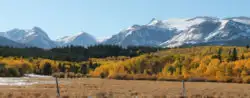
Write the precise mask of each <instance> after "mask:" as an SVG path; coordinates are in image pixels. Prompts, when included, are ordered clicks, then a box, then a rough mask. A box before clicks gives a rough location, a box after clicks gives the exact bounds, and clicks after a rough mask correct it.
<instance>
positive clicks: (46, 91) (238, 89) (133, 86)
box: [0, 78, 250, 98]
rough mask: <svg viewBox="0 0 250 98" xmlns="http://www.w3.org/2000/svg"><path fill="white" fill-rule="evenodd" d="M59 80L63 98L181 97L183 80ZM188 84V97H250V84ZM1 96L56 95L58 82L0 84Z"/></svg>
mask: <svg viewBox="0 0 250 98" xmlns="http://www.w3.org/2000/svg"><path fill="white" fill-rule="evenodd" d="M51 79H52V78H51ZM50 81H51V80H50ZM59 82H60V94H61V98H180V96H181V95H182V83H181V82H166V81H137V80H108V79H97V78H81V79H59ZM185 88H186V96H187V98H250V84H235V83H208V82H186V83H185ZM0 98H56V85H55V84H34V85H29V86H0Z"/></svg>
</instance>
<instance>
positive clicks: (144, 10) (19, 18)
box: [0, 0, 250, 39]
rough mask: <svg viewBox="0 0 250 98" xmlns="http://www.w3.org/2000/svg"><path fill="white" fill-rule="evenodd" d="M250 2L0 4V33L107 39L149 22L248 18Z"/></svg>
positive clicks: (41, 0) (56, 0)
mask: <svg viewBox="0 0 250 98" xmlns="http://www.w3.org/2000/svg"><path fill="white" fill-rule="evenodd" d="M249 4H250V0H1V1H0V31H7V30H10V29H12V28H24V29H29V28H32V27H33V26H38V27H41V28H42V29H43V30H45V31H46V32H47V33H48V35H49V36H50V37H51V39H57V38H59V37H62V36H66V35H72V34H76V33H78V32H80V31H85V32H88V33H90V34H92V35H94V36H96V37H98V38H100V37H108V36H111V35H113V34H116V33H118V32H119V31H120V30H122V29H125V28H128V27H129V26H131V25H133V24H146V23H148V22H149V21H150V20H151V19H152V18H156V19H169V18H187V17H194V16H216V17H220V18H224V17H232V16H250V6H249Z"/></svg>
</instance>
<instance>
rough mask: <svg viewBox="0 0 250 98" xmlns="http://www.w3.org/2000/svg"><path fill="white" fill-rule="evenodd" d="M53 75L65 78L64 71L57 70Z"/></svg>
mask: <svg viewBox="0 0 250 98" xmlns="http://www.w3.org/2000/svg"><path fill="white" fill-rule="evenodd" d="M52 76H53V77H57V78H64V73H63V72H57V73H53V74H52Z"/></svg>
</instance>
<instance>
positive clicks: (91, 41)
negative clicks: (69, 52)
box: [56, 32, 97, 47]
mask: <svg viewBox="0 0 250 98" xmlns="http://www.w3.org/2000/svg"><path fill="white" fill-rule="evenodd" d="M56 42H57V43H58V45H59V46H69V45H73V46H85V47H87V46H90V45H95V44H97V40H96V39H95V38H94V37H93V36H92V35H90V34H88V33H86V32H80V33H78V34H76V35H73V36H65V37H63V38H60V39H57V40H56Z"/></svg>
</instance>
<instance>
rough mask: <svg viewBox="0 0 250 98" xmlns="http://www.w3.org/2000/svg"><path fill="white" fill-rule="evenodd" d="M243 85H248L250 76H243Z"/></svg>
mask: <svg viewBox="0 0 250 98" xmlns="http://www.w3.org/2000/svg"><path fill="white" fill-rule="evenodd" d="M242 81H243V83H250V76H245V77H244V78H243V79H242Z"/></svg>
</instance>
